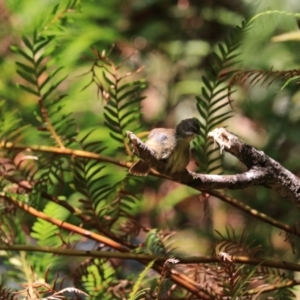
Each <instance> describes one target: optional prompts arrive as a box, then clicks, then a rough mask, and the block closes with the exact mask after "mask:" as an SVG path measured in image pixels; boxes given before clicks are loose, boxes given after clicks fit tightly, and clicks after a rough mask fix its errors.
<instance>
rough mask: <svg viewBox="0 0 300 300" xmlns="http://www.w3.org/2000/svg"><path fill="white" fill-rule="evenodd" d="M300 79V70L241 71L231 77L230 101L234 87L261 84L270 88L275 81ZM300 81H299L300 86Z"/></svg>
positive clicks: (229, 86)
mask: <svg viewBox="0 0 300 300" xmlns="http://www.w3.org/2000/svg"><path fill="white" fill-rule="evenodd" d="M299 77H300V69H293V70H286V71H274V70H273V69H272V68H271V69H270V70H244V71H243V70H239V71H236V73H235V74H234V75H233V76H232V77H231V79H230V81H229V84H228V99H229V100H230V101H232V99H231V94H232V87H233V86H234V85H236V84H239V85H244V84H245V83H246V82H248V83H249V84H250V85H256V84H260V85H261V86H263V87H266V88H268V87H269V86H270V85H271V84H272V83H273V82H274V81H275V80H282V81H285V82H286V81H288V80H290V79H295V78H299ZM299 82H300V80H298V81H297V84H299Z"/></svg>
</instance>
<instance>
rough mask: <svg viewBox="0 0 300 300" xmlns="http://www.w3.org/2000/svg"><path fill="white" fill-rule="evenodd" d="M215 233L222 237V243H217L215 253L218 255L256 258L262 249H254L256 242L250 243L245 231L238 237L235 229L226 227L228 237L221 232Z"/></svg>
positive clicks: (257, 247)
mask: <svg viewBox="0 0 300 300" xmlns="http://www.w3.org/2000/svg"><path fill="white" fill-rule="evenodd" d="M215 232H216V233H217V234H218V235H219V236H220V238H221V241H219V242H217V244H216V246H215V250H214V251H215V253H216V254H217V255H218V254H219V253H220V252H225V253H227V254H229V255H236V256H238V255H241V256H248V257H255V255H256V254H257V252H258V251H259V249H260V247H259V246H256V247H253V246H252V243H253V242H254V241H251V242H250V243H249V242H248V239H249V238H248V235H247V233H246V230H245V229H244V230H243V231H242V233H241V235H240V236H239V237H238V236H236V234H235V232H234V229H232V228H229V227H226V236H224V235H222V234H221V233H220V232H219V231H217V230H215Z"/></svg>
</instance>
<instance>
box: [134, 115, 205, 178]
mask: <svg viewBox="0 0 300 300" xmlns="http://www.w3.org/2000/svg"><path fill="white" fill-rule="evenodd" d="M199 133H200V125H199V121H198V120H197V119H195V118H191V119H185V120H183V121H181V122H180V123H179V124H178V125H177V127H176V129H168V128H155V129H153V130H151V131H150V133H149V135H148V139H147V141H146V142H145V145H146V146H147V147H148V148H149V149H151V150H152V151H153V153H154V155H155V157H156V159H157V160H158V161H161V164H160V168H159V170H158V171H160V172H163V173H166V174H170V175H172V174H175V173H179V172H184V171H186V166H187V165H188V163H189V161H190V141H191V140H193V139H194V138H195V137H196V136H197V135H198V134H199ZM150 168H151V165H149V163H147V162H145V161H143V160H142V159H140V160H138V161H137V162H136V163H135V164H134V165H133V166H132V167H131V168H130V169H129V173H131V174H133V175H136V176H146V175H148V173H149V171H150Z"/></svg>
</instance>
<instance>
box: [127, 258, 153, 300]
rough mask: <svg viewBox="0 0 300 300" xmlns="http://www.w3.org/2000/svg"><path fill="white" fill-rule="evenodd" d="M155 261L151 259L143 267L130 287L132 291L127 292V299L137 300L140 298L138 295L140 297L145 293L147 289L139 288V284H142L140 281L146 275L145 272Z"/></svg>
mask: <svg viewBox="0 0 300 300" xmlns="http://www.w3.org/2000/svg"><path fill="white" fill-rule="evenodd" d="M154 263H155V261H154V260H153V261H151V262H150V263H149V264H148V265H147V266H146V267H145V269H144V271H143V272H142V273H140V275H139V277H138V279H137V281H136V282H135V284H134V286H133V287H132V291H131V293H130V294H129V298H128V300H137V299H140V297H142V296H143V295H144V294H145V291H146V290H147V289H145V288H144V289H142V290H139V289H140V286H141V285H142V281H143V280H144V278H145V277H146V275H147V273H148V272H149V270H150V269H151V268H152V267H153V265H154Z"/></svg>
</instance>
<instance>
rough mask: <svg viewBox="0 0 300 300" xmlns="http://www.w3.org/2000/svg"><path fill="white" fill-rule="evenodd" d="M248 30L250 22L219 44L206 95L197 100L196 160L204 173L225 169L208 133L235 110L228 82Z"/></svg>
mask: <svg viewBox="0 0 300 300" xmlns="http://www.w3.org/2000/svg"><path fill="white" fill-rule="evenodd" d="M246 29H247V25H246V23H243V24H242V25H241V26H237V27H236V28H235V30H234V31H233V32H232V33H231V34H230V35H229V37H228V38H227V39H225V42H224V43H223V44H219V45H218V47H217V52H213V53H212V54H211V60H210V67H209V69H208V70H207V72H206V76H203V77H202V81H203V85H204V86H203V88H202V90H201V93H202V95H201V96H198V97H196V99H197V109H198V112H199V114H200V123H201V133H200V138H198V143H195V148H196V152H197V154H198V155H196V160H197V162H198V164H199V166H200V171H201V172H205V173H212V172H213V171H216V170H219V169H220V168H221V166H220V163H218V161H220V154H219V152H218V149H216V148H214V147H213V141H211V140H210V139H208V137H207V135H208V133H209V132H210V131H211V130H212V129H213V128H215V127H216V126H217V125H219V124H221V123H223V122H225V121H226V120H227V119H229V118H230V117H231V111H230V110H228V108H227V106H228V104H230V101H229V100H228V98H227V93H226V89H227V87H226V86H225V82H226V81H228V80H229V79H230V77H231V76H232V72H231V71H228V70H227V69H228V68H230V67H231V66H232V65H235V64H236V63H237V60H236V58H237V56H238V48H239V46H240V44H241V41H242V33H244V32H245V30H246Z"/></svg>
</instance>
